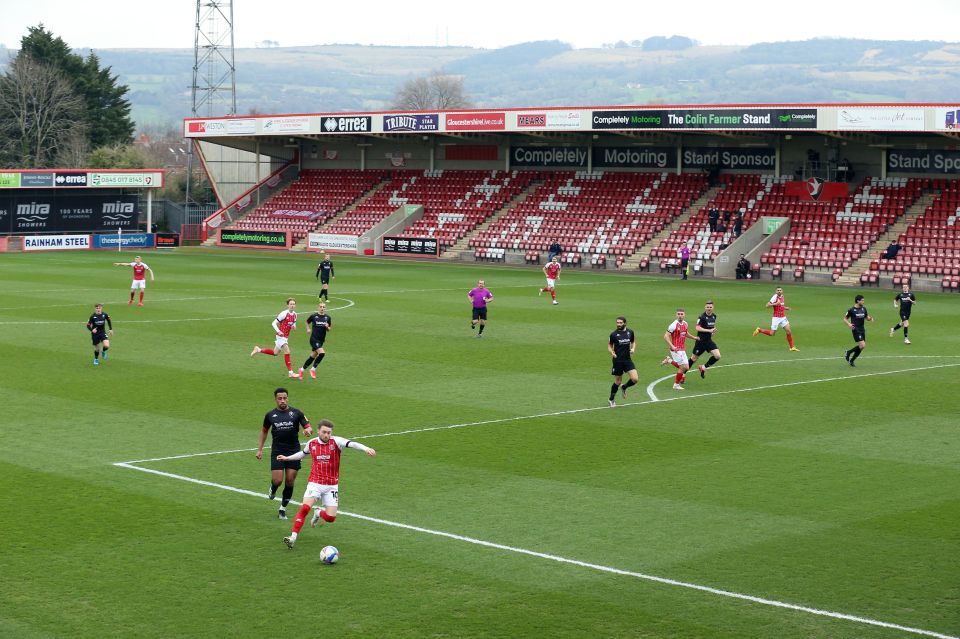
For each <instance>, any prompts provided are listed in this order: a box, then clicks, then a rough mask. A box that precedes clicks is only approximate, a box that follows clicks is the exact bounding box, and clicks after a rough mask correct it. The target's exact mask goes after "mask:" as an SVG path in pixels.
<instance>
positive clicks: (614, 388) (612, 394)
mask: <svg viewBox="0 0 960 639" xmlns="http://www.w3.org/2000/svg"><path fill="white" fill-rule="evenodd" d="M619 389H620V384H614V385H612V386H611V387H610V401H613V398H614V397H616V396H617V391H618V390H619Z"/></svg>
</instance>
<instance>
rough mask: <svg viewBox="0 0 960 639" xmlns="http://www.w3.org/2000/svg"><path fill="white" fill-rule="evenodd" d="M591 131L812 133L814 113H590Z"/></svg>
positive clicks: (718, 110)
mask: <svg viewBox="0 0 960 639" xmlns="http://www.w3.org/2000/svg"><path fill="white" fill-rule="evenodd" d="M591 127H592V128H594V129H617V130H621V129H643V130H671V129H679V130H684V129H707V130H710V129H712V130H717V131H725V130H728V129H749V130H762V129H815V128H817V110H816V109H789V108H776V109H669V110H667V109H632V110H618V111H594V112H593V116H592V118H591Z"/></svg>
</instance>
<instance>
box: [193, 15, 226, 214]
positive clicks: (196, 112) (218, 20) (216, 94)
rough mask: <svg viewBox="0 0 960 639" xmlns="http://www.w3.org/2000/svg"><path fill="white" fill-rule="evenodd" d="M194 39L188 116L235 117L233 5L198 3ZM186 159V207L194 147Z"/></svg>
mask: <svg viewBox="0 0 960 639" xmlns="http://www.w3.org/2000/svg"><path fill="white" fill-rule="evenodd" d="M195 25H196V29H195V31H194V37H193V84H192V85H191V86H190V92H191V97H192V109H191V113H192V114H193V117H195V118H203V117H206V118H209V117H216V116H227V115H236V114H237V79H236V63H235V59H234V53H233V2H232V1H231V0H225V1H222V2H221V1H219V0H197V17H196V22H195ZM189 148H190V151H189V155H188V156H187V176H188V178H187V193H186V205H187V209H188V211H189V209H190V205H191V204H193V203H194V202H193V198H192V197H191V193H190V190H191V188H190V183H191V181H192V179H191V178H192V176H193V166H194V162H193V143H192V140H191V144H190V147H189ZM188 217H189V213H188Z"/></svg>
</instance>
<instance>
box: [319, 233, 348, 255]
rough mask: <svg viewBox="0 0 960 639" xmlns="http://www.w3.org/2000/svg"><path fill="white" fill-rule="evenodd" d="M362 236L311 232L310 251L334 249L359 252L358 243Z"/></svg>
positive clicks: (341, 251) (344, 251)
mask: <svg viewBox="0 0 960 639" xmlns="http://www.w3.org/2000/svg"><path fill="white" fill-rule="evenodd" d="M359 239H360V238H358V237H357V236H356V235H335V234H330V233H311V234H310V239H309V240H308V244H307V250H308V251H332V252H334V253H354V254H356V252H357V243H358V241H359Z"/></svg>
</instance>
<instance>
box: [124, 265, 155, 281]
mask: <svg viewBox="0 0 960 639" xmlns="http://www.w3.org/2000/svg"><path fill="white" fill-rule="evenodd" d="M127 266H132V267H133V279H135V280H142V279H144V277H143V276H144V275H145V274H146V272H147V269H148V268H150V267H149V266H147V265H146V263H144V262H140V263H139V264H137V263H136V262H129V263H128V264H127Z"/></svg>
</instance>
